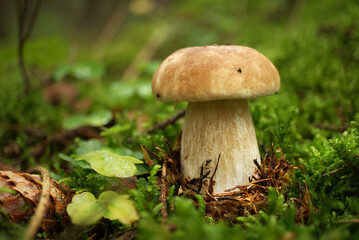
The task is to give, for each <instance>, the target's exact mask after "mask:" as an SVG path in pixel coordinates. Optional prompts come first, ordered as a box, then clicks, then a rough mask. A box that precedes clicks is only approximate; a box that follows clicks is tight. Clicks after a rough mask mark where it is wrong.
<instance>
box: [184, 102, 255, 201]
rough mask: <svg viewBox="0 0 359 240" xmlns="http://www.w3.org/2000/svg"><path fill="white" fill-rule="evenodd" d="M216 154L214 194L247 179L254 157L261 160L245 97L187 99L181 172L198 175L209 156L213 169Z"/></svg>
mask: <svg viewBox="0 0 359 240" xmlns="http://www.w3.org/2000/svg"><path fill="white" fill-rule="evenodd" d="M219 154H220V155H221V157H220V160H219V163H218V169H217V172H216V174H215V176H214V178H213V179H214V181H215V185H214V193H215V194H216V193H223V192H224V191H225V190H226V189H229V188H232V187H235V186H236V185H241V184H246V183H248V182H249V177H250V176H251V175H253V173H254V170H255V165H254V162H253V160H254V159H257V160H258V162H260V155H259V150H258V144H257V139H256V135H255V130H254V127H253V122H252V117H251V114H250V112H249V109H248V103H247V100H216V101H209V102H192V103H188V106H187V111H186V116H185V123H184V127H183V132H182V142H181V168H182V173H183V176H184V177H185V178H187V179H193V178H199V177H200V169H201V166H202V164H203V163H204V162H205V161H206V160H209V159H211V160H212V161H211V163H210V164H209V168H210V169H211V170H212V171H211V172H213V171H214V169H215V167H216V165H217V159H218V156H219ZM203 165H204V164H203ZM211 175H212V173H211V174H210V176H211Z"/></svg>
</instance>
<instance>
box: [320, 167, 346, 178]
mask: <svg viewBox="0 0 359 240" xmlns="http://www.w3.org/2000/svg"><path fill="white" fill-rule="evenodd" d="M347 168H348V167H342V168H338V169H335V170H333V171H330V172H329V173H324V174H323V175H322V177H326V176H329V175H333V174H335V173H337V172H340V171H342V170H344V169H347Z"/></svg>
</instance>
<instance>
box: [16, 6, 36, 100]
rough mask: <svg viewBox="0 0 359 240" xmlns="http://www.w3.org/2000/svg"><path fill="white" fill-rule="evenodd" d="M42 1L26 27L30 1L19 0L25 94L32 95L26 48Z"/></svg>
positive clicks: (20, 44) (19, 51) (20, 41)
mask: <svg viewBox="0 0 359 240" xmlns="http://www.w3.org/2000/svg"><path fill="white" fill-rule="evenodd" d="M41 2H42V0H37V1H36V5H35V9H34V11H33V13H32V15H31V17H30V23H29V25H28V26H27V28H26V26H25V23H26V15H27V12H28V6H29V5H28V1H27V0H18V1H17V3H18V61H19V62H18V64H19V67H20V69H21V73H22V76H23V80H24V84H25V90H24V91H25V94H26V95H27V94H29V93H30V78H29V74H28V72H27V70H26V67H25V61H24V47H25V43H26V41H27V39H28V38H29V37H30V34H31V32H32V29H33V27H34V24H35V20H36V17H37V15H38V12H39V9H40V6H41Z"/></svg>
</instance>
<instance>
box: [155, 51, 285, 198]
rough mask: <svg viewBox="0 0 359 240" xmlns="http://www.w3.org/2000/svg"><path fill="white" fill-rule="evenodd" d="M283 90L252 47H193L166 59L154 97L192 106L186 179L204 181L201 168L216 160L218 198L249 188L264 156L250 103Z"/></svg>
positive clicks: (185, 139)
mask: <svg viewBox="0 0 359 240" xmlns="http://www.w3.org/2000/svg"><path fill="white" fill-rule="evenodd" d="M279 87H280V77H279V73H278V70H277V69H276V68H275V66H274V65H273V64H272V63H271V62H270V60H268V59H267V58H266V57H265V56H264V55H262V54H261V53H260V52H258V51H257V50H254V49H252V48H249V47H243V46H234V45H224V46H219V45H215V46H204V47H189V48H183V49H180V50H178V51H176V52H174V53H173V54H171V55H170V56H169V57H167V58H166V59H165V60H164V61H163V62H162V64H161V65H160V67H159V68H158V69H157V71H156V73H155V74H154V76H153V79H152V92H153V95H154V96H155V98H156V99H157V100H159V101H164V102H168V101H173V102H188V105H187V110H186V115H185V120H184V126H183V131H182V140H181V171H182V174H183V176H184V177H185V178H187V179H193V178H198V177H200V176H199V175H200V168H201V166H202V164H203V163H204V162H205V161H206V160H209V159H211V160H212V161H211V163H210V167H211V169H215V167H216V165H217V161H219V162H218V167H217V171H216V174H215V175H214V178H213V179H214V181H215V185H214V189H213V193H222V192H224V191H225V190H226V189H229V188H232V187H234V186H236V185H240V184H246V183H248V182H249V177H250V176H251V175H252V174H253V173H254V170H255V164H254V161H253V160H254V159H257V161H258V162H259V163H260V155H259V150H258V144H257V139H256V135H255V130H254V126H253V122H252V117H251V114H250V111H249V109H248V103H247V99H251V98H258V97H262V96H266V95H270V94H273V93H275V92H277V91H278V90H279ZM219 155H220V159H219ZM217 159H218V160H217Z"/></svg>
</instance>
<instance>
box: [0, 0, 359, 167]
mask: <svg viewBox="0 0 359 240" xmlns="http://www.w3.org/2000/svg"><path fill="white" fill-rule="evenodd" d="M25 3H26V4H27V5H26V7H24V6H25V5H24V4H25ZM37 4H39V8H38V13H37V14H36V21H35V22H34V24H33V26H32V28H31V31H29V38H28V39H27V40H26V41H25V43H24V44H23V61H24V65H25V68H26V72H27V75H28V79H29V80H30V81H29V82H30V89H29V90H28V93H27V94H26V93H24V92H25V90H26V89H25V88H26V87H25V84H24V73H23V71H22V70H21V68H20V67H19V61H18V59H19V22H21V19H22V16H25V15H24V12H26V16H25V17H24V18H23V19H24V20H23V22H24V25H25V26H27V27H28V26H29V23H30V22H31V21H30V19H31V16H32V15H33V13H34V11H35V10H36V8H37V7H36V6H37ZM24 9H26V11H25V10H24ZM21 11H23V12H22V13H21ZM358 16H359V7H358V2H357V1H355V0H350V1H349V0H348V1H334V0H328V1H319V0H313V1H306V0H275V1H264V0H257V1H245V0H243V1H214V0H196V1H193V0H183V1H174V0H172V1H170V0H123V1H115V0H107V1H95V0H88V1H84V0H82V1H80V0H79V1H35V0H32V1H8V0H1V1H0V18H1V21H0V52H1V54H0V119H1V122H0V124H1V128H0V139H1V140H0V144H1V146H3V147H2V149H3V151H2V154H3V157H4V159H5V160H4V161H6V162H8V163H12V159H13V158H14V156H15V159H17V161H18V163H22V164H23V163H24V162H26V164H25V165H26V166H28V165H31V162H34V161H35V160H36V161H40V160H38V158H39V157H40V158H41V156H43V154H44V153H45V152H46V151H45V150H44V149H40V150H39V152H36V144H34V142H35V143H37V142H38V139H37V138H35V140H33V136H32V135H33V134H34V133H33V132H37V131H40V133H39V134H40V135H41V136H42V137H44V136H46V135H47V136H48V135H51V134H53V132H61V131H63V130H74V129H76V128H79V127H81V126H94V127H102V126H106V124H109V123H110V122H111V121H112V124H113V121H115V122H116V123H118V121H120V122H121V121H122V125H123V124H124V123H125V122H131V121H137V126H136V129H135V130H136V131H143V129H146V128H149V127H150V126H152V125H153V124H155V123H156V122H159V121H161V120H164V119H166V118H167V117H168V116H169V115H171V114H174V113H176V110H174V106H173V105H174V104H173V103H166V104H165V103H158V102H156V101H155V100H154V99H153V97H152V93H151V78H152V75H153V73H154V72H155V70H156V68H157V67H158V66H159V64H160V62H161V61H162V60H163V59H164V58H165V57H166V56H168V55H169V54H171V53H172V52H173V51H175V50H177V49H179V48H183V47H188V46H201V45H211V44H236V45H246V46H250V47H253V48H255V49H258V50H259V51H261V52H262V53H263V54H264V55H266V56H267V57H268V58H269V59H271V60H272V62H273V63H274V64H275V65H276V66H277V68H278V70H279V72H280V75H281V79H282V87H281V90H280V94H279V95H278V96H270V97H266V98H263V99H257V100H253V101H251V104H250V107H251V111H252V115H253V120H254V122H255V125H256V128H257V129H259V130H260V131H257V135H258V139H259V142H260V144H266V145H270V142H271V138H273V136H274V138H276V142H277V143H278V145H280V146H281V147H282V148H284V150H287V151H290V152H291V153H292V155H293V156H296V157H299V156H300V153H301V152H303V151H304V150H303V147H298V149H296V150H297V151H295V150H294V149H295V148H296V145H298V144H296V141H302V142H305V141H307V140H308V141H311V140H313V139H314V138H315V136H316V134H317V131H320V130H325V131H324V136H325V137H328V138H330V137H333V136H335V135H336V134H338V133H340V132H342V131H344V130H345V129H347V128H348V127H349V124H350V122H351V121H354V120H358V107H359V103H358V97H357V95H358V88H359V87H358V82H359V81H358V76H359V68H358V62H359V44H358V40H359V35H358V28H359V26H358V25H359V23H358V21H357V19H358ZM19 19H20V20H19ZM24 28H25V29H26V27H24ZM184 107H185V103H179V104H178V106H177V111H178V110H179V109H181V108H184ZM117 113H119V115H118V114H117ZM114 116H120V117H117V118H116V119H114ZM179 127H180V124H179V125H175V126H174V127H172V126H170V127H169V128H168V129H167V130H166V131H167V132H166V135H167V137H168V138H170V139H174V136H176V135H177V134H178V130H179V129H178V128H179ZM34 129H37V130H34ZM39 129H40V130H39ZM129 129H131V130H133V129H132V128H129ZM127 130H128V129H127ZM119 131H120V130H119ZM121 131H125V130H121ZM128 131H129V130H128ZM171 131H172V132H171ZM29 132H32V133H29ZM271 132H274V134H272V137H271ZM160 133H162V132H160ZM159 135H160V134H159ZM121 136H125V137H128V134H127V135H126V134H124V133H122V134H121ZM125 137H124V138H125ZM149 138H150V139H151V141H152V143H153V141H154V140H153V139H152V138H153V137H149ZM29 142H30V143H29ZM119 142H121V141H119ZM63 145H64V146H67V144H66V143H64V144H63ZM64 146H62V147H59V149H63V147H64ZM4 149H5V150H4ZM45 149H46V148H45ZM52 151H53V150H51V151H50V150H49V151H48V152H49V153H50V152H52ZM45 155H47V157H46V159H48V155H49V154H45ZM53 157H54V156H52V157H50V158H53ZM55 158H57V157H56V156H55ZM29 159H33V160H29ZM42 161H45V162H46V161H47V160H42ZM40 162H41V161H40ZM20 165H21V164H20Z"/></svg>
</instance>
